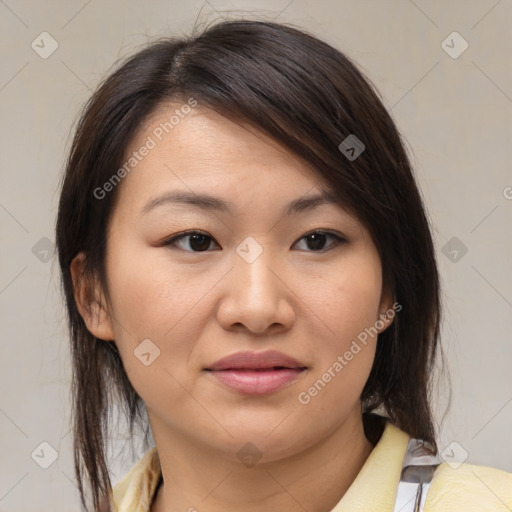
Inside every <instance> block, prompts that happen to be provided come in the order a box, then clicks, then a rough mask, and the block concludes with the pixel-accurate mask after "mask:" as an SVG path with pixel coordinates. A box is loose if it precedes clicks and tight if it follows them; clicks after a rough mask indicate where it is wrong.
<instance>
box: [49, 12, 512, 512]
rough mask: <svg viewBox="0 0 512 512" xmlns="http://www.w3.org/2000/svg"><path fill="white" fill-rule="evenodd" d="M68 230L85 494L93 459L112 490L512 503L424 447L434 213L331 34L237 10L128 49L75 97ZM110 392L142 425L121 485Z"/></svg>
mask: <svg viewBox="0 0 512 512" xmlns="http://www.w3.org/2000/svg"><path fill="white" fill-rule="evenodd" d="M57 244H58V251H59V261H60V265H61V270H62V280H63V287H64V292H65V296H66V301H67V308H68V314H69V320H70V331H71V341H72V357H73V372H74V373H73V375H74V380H73V395H74V434H75V437H74V439H75V444H74V446H75V467H76V474H77V478H78V481H79V485H80V493H81V498H82V502H83V504H84V506H86V499H85V492H84V486H83V480H84V479H86V480H87V482H88V483H89V484H90V486H91V490H92V497H93V500H92V501H93V507H94V510H108V509H109V508H110V509H111V510H117V511H119V512H128V511H151V512H164V511H165V512H169V511H175V510H184V511H185V510H189V511H195V510H197V511H203V510H208V511H210V512H211V511H213V512H215V511H218V510H222V511H223V512H225V511H230V510H244V511H267V510H285V511H296V510H297V511H299V510H308V511H318V512H322V511H326V512H327V511H331V510H332V511H336V512H339V511H342V510H347V511H349V510H350V511H355V510H361V511H363V510H365V511H369V510H376V511H377V510H379V511H381V510H402V511H405V510H425V511H440V510H443V511H444V510H465V511H468V510H501V509H503V510H506V509H507V508H506V507H507V506H508V507H510V506H511V505H512V475H509V474H507V473H505V472H503V471H499V470H497V469H492V468H483V467H478V466H469V465H462V466H461V467H459V468H458V469H453V467H454V466H453V465H448V464H446V463H442V461H441V460H440V458H439V456H437V449H438V447H437V443H436V429H435V426H434V421H433V417H432V412H431V404H430V387H431V381H430V377H431V375H432V371H433V368H434V365H435V361H436V356H437V353H438V350H439V347H438V338H439V323H440V300H439V293H440V292H439V278H438V272H437V268H436V262H435V255H434V248H433V243H432V238H431V234H430V230H429V225H428V221H427V218H426V215H425V211H424V207H423V205H422V200H421V196H420V194H419V191H418V189H417V186H416V183H415V180H414V177H413V175H412V171H411V166H410V163H409V161H408V158H407V155H406V153H405V150H404V148H403V145H402V143H401V139H400V136H399V134H398V131H397V129H396V127H395V125H394V123H393V121H392V119H391V118H390V116H389V114H388V112H387V111H386V109H385V108H384V106H383V105H382V103H381V102H380V100H379V98H378V97H377V95H376V93H375V92H374V90H373V89H372V87H371V86H370V85H369V83H368V81H367V80H366V79H365V78H364V77H363V76H362V74H361V73H360V72H359V71H358V70H357V69H356V67H355V65H354V64H352V63H351V62H350V60H349V59H348V58H347V57H346V56H344V55H343V54H342V53H340V52H339V51H337V50H336V49H334V48H332V47H331V46H329V45H327V44H326V43H324V42H322V41H320V40H318V39H316V38H314V37H312V36H310V35H308V34H306V33H304V32H302V31H299V30H296V29H294V28H290V27H287V26H284V25H279V24H275V23H264V22H254V21H230V22H223V23H218V24H216V25H214V26H212V27H210V28H209V29H207V30H205V31H204V32H203V33H201V34H199V35H196V36H194V37H190V38H185V39H170V40H167V39H163V40H160V41H158V42H156V43H153V44H151V45H149V46H148V47H147V48H145V49H143V50H141V51H139V52H138V53H137V54H136V55H134V56H133V57H131V58H130V59H128V60H127V61H126V62H125V63H124V64H123V65H122V66H121V67H120V68H119V69H118V70H117V71H115V72H114V73H113V74H112V75H111V76H109V77H108V78H107V79H106V80H105V82H104V83H103V84H102V85H101V86H100V87H99V89H98V90H97V91H96V92H95V94H94V95H93V96H92V98H91V99H90V101H89V102H88V104H87V105H86V107H85V109H84V112H83V114H82V117H81V119H80V122H79V125H78V127H77V131H76V136H75V138H74V141H73V145H72V148H71V151H70V155H69V159H68V162H67V169H66V173H65V177H64V182H63V187H62V193H61V200H60V206H59V213H58V219H57ZM116 404H117V405H119V406H120V407H121V408H123V409H124V411H125V412H126V415H127V417H128V418H129V420H130V429H131V433H132V435H133V426H134V424H135V423H136V422H137V421H138V422H140V423H141V424H143V425H144V421H145V419H144V414H145V412H147V419H148V422H146V424H145V427H146V441H147V434H148V432H149V427H150V428H151V433H152V435H153V437H154V440H155V446H154V447H153V448H151V449H148V450H147V453H146V454H145V455H144V456H143V457H142V458H141V459H140V461H139V462H138V463H137V464H136V465H135V466H134V467H133V468H132V470H131V471H130V472H129V473H128V474H127V475H125V476H124V478H123V479H122V480H121V481H120V482H119V483H118V484H117V486H116V487H115V488H114V490H113V493H112V492H111V486H110V479H109V475H108V469H107V461H106V457H105V442H106V441H107V438H108V435H109V423H108V418H109V414H110V410H111V408H112V407H113V406H114V405H116ZM482 482H483V484H482ZM500 507H501V508H500ZM504 507H505V508H504Z"/></svg>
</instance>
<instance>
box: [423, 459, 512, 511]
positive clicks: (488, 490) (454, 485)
mask: <svg viewBox="0 0 512 512" xmlns="http://www.w3.org/2000/svg"><path fill="white" fill-rule="evenodd" d="M441 510H442V511H444V510H450V511H458V510H461V511H462V510H463V511H464V512H471V511H475V512H476V511H478V512H483V511H487V510H488V511H493V512H497V511H500V510H503V511H509V510H512V474H511V473H507V472H506V471H502V470H499V469H495V468H490V467H487V466H477V465H472V464H461V465H457V466H455V465H452V466H450V465H449V464H448V463H446V462H445V463H443V464H441V465H440V466H439V467H438V468H437V470H436V472H435V474H434V478H433V479H432V483H431V485H430V489H429V491H428V494H427V500H426V503H425V512H437V511H441Z"/></svg>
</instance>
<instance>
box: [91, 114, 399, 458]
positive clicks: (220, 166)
mask: <svg viewBox="0 0 512 512" xmlns="http://www.w3.org/2000/svg"><path fill="white" fill-rule="evenodd" d="M167 107H168V108H169V109H170V107H169V106H167ZM174 109H175V106H173V107H172V110H174ZM170 110H171V109H170ZM170 110H164V109H163V108H161V109H160V110H159V111H158V113H156V114H154V115H153V116H152V117H151V118H150V119H149V120H147V121H146V122H145V123H144V125H143V127H142V128H141V130H140V132H139V133H138V135H137V136H136V138H135V139H134V140H133V141H132V143H131V145H130V147H129V151H128V153H127V157H126V158H127V159H128V158H129V157H130V155H131V156H133V152H137V155H138V156H136V157H137V164H136V166H134V167H133V168H132V169H131V171H130V172H129V173H127V175H126V177H124V179H123V180H122V182H121V183H119V184H117V187H119V190H118V192H119V197H118V201H117V203H116V206H115V209H114V211H113V214H112V217H111V222H110V228H109V231H108V239H107V240H108V242H107V256H106V273H107V283H108V292H109V296H110V304H109V314H108V316H106V317H104V318H100V316H101V315H100V316H99V317H98V318H96V320H95V321H91V320H89V321H88V327H89V328H90V330H91V331H92V332H93V333H94V334H95V335H97V336H98V337H101V338H103V339H113V340H115V344H116V345H117V347H118V349H119V351H120V354H121V357H122V360H123V364H124V368H125V370H126V372H127V374H128V377H129V379H130V381H131V383H132V384H133V386H134V388H135V390H136V391H137V393H138V394H139V395H140V396H141V397H142V399H143V400H144V402H145V404H146V406H147V409H148V414H149V418H150V420H151V424H152V429H153V432H154V435H155V439H157V438H158V437H160V438H163V436H171V437H173V436H174V438H181V439H188V440H191V441H193V443H194V444H195V446H201V447H204V448H205V449H208V450H216V451H218V453H219V454H222V456H224V457H228V458H233V459H235V458H237V457H238V458H239V457H240V450H241V449H242V454H243V450H249V451H250V450H251V449H253V448H247V446H249V445H247V443H252V445H254V446H255V447H257V450H258V451H259V452H260V454H262V455H263V457H265V458H266V459H267V460H272V459H276V458H278V457H284V456H288V455H292V454H294V453H298V452H299V451H301V450H304V449H306V448H308V447H311V446H312V445H313V444H314V443H316V442H318V441H319V440H321V439H323V438H325V437H326V436H329V435H331V434H332V433H334V432H335V431H336V430H338V429H340V428H341V426H342V425H343V423H344V422H346V421H347V419H348V418H349V417H359V416H360V414H361V408H360V402H359V397H360V394H361V391H362V389H363V387H364V384H365V382H366V380H367V378H368V376H369V372H370V369H371V366H372V363H373V358H374V354H375V346H376V336H371V335H368V333H369V332H371V333H374V331H372V330H371V328H374V327H375V325H376V322H377V321H379V320H381V318H380V314H382V313H385V312H386V311H387V310H388V309H389V308H390V305H391V302H390V301H387V300H384V294H383V293H382V274H381V264H380V259H379V255H378V252H377V250H376V248H375V246H374V243H373V242H372V239H371V237H370V236H369V233H368V231H367V230H366V229H365V228H364V227H363V226H362V225H361V224H360V223H359V222H358V221H357V219H356V218H354V217H353V216H351V215H349V214H348V213H347V212H345V211H344V210H343V209H342V208H340V207H339V206H337V205H336V204H334V203H330V202H327V201H324V202H322V201H318V200H316V199H315V200H309V199H308V198H311V197H316V196H317V195H318V194H321V193H322V190H323V189H322V188H321V187H322V186H323V187H324V189H326V188H327V187H326V186H325V184H324V183H323V182H322V181H321V179H320V177H319V175H317V174H316V173H315V172H313V171H312V170H311V169H310V168H308V167H307V166H306V165H305V164H304V163H303V162H301V161H300V160H299V159H298V158H297V157H295V156H293V155H292V154H291V153H289V152H288V151H287V150H285V149H283V148H282V147H279V146H278V145H277V144H276V143H275V142H273V141H272V140H270V139H269V138H268V137H266V136H264V135H262V134H261V133H259V132H257V131H256V130H254V129H253V128H248V127H241V126H240V125H238V124H235V123H234V122H232V121H230V120H228V119H226V118H225V117H223V116H221V115H219V114H217V113H215V112H214V111H212V110H209V109H206V108H202V107H199V106H198V107H196V108H195V109H192V110H191V112H190V113H188V114H187V115H184V116H182V117H180V118H179V122H178V123H176V124H175V125H174V127H173V128H172V129H169V128H168V130H169V133H166V132H165V131H163V133H161V132H162V129H161V126H162V125H161V123H165V121H168V120H169V117H170V115H171V114H172V112H170ZM159 127H160V131H159V130H158V128H159ZM155 134H160V137H157V136H156V135H155ZM148 137H149V138H150V139H151V140H150V139H148ZM160 139H161V140H160ZM144 146H145V147H146V148H149V149H148V150H147V151H144V150H142V151H141V150H140V148H142V147H144ZM153 146H154V147H153ZM142 153H144V154H145V155H144V156H143V155H142ZM340 158H343V157H342V156H341V154H340ZM106 188H109V187H108V186H107V187H106ZM206 196H208V198H206ZM98 200H101V199H98ZM293 205H295V207H294V206H293ZM189 231H194V232H196V231H199V232H200V234H196V236H190V233H189V234H187V232H189ZM322 232H327V234H326V233H323V234H322ZM315 233H316V234H315ZM381 299H382V300H381ZM377 324H378V327H379V330H383V325H386V326H387V323H386V324H385V323H384V322H383V321H382V322H381V321H379V322H377ZM365 329H367V331H365ZM363 340H364V341H363ZM268 351H273V354H271V353H269V352H268ZM275 352H278V353H277V354H276V353H275ZM229 356H234V358H233V359H228V360H227V361H225V362H224V363H222V362H220V363H219V361H220V360H222V359H224V358H226V357H229ZM244 446H245V448H242V447H244Z"/></svg>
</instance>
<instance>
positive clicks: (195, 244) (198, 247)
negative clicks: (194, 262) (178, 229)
mask: <svg viewBox="0 0 512 512" xmlns="http://www.w3.org/2000/svg"><path fill="white" fill-rule="evenodd" d="M187 239H188V240H187ZM212 241H214V240H213V238H212V237H211V236H209V235H207V234H206V233H203V232H202V231H186V232H185V233H182V234H181V235H177V236H173V237H172V238H169V239H167V240H164V241H163V242H162V244H161V245H162V246H170V245H174V246H177V247H178V248H179V249H183V250H184V251H187V252H206V250H207V249H208V247H209V246H210V243H211V242H212ZM187 242H188V243H187ZM217 245H218V244H217ZM184 246H188V248H189V249H187V248H185V247H184Z"/></svg>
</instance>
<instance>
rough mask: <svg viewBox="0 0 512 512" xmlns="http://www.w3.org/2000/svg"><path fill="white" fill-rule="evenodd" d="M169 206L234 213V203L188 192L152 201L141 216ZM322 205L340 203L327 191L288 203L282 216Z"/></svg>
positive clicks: (170, 194)
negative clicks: (182, 205)
mask: <svg viewBox="0 0 512 512" xmlns="http://www.w3.org/2000/svg"><path fill="white" fill-rule="evenodd" d="M168 204H185V205H190V206H194V207H196V208H199V209H201V210H204V211H219V212H224V213H228V214H232V213H233V207H234V205H233V203H231V202H229V201H224V200H223V199H220V198H218V197H215V196H211V195H208V194H195V193H193V192H186V191H179V190H175V191H171V192H166V193H165V194H162V195H161V196H158V197H155V198H154V199H151V200H150V201H149V202H148V203H147V204H146V205H145V206H144V208H143V209H142V212H141V215H145V214H147V213H149V212H150V211H152V210H154V209H155V208H158V207H161V206H164V205H168ZM322 205H337V206H339V205H338V202H337V201H335V200H334V198H333V197H332V196H331V195H330V194H329V193H328V192H326V191H324V192H322V193H321V194H315V195H310V196H303V197H299V198H298V199H294V200H293V201H291V202H290V203H288V204H287V205H286V206H285V207H284V208H283V211H282V213H281V214H282V215H283V216H285V217H287V216H289V215H292V214H294V213H302V212H305V211H309V210H313V209H314V208H318V207H319V206H322Z"/></svg>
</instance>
